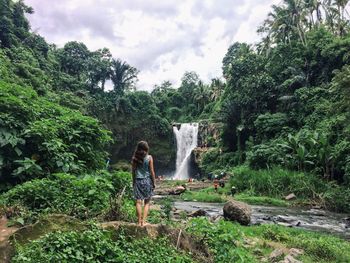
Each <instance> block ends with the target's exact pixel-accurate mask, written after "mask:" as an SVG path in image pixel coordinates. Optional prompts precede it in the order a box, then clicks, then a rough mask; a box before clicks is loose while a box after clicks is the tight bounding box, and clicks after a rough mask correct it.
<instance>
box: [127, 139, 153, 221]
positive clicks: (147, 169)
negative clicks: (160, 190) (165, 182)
mask: <svg viewBox="0 0 350 263" xmlns="http://www.w3.org/2000/svg"><path fill="white" fill-rule="evenodd" d="M148 152H149V146H148V144H147V142H145V141H140V142H139V143H138V144H137V146H136V149H135V152H134V155H133V157H132V178H133V180H132V182H133V190H134V198H135V200H136V213H137V219H138V225H139V226H144V225H146V224H147V223H146V219H147V216H148V211H149V208H150V201H151V197H152V195H153V190H154V188H155V187H156V185H155V180H156V176H155V172H154V163H153V157H152V156H151V155H149V154H148ZM142 203H144V207H143V213H142Z"/></svg>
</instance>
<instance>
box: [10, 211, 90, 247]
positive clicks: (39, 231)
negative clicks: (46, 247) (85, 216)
mask: <svg viewBox="0 0 350 263" xmlns="http://www.w3.org/2000/svg"><path fill="white" fill-rule="evenodd" d="M86 227H87V224H86V223H83V222H81V221H80V220H79V219H76V218H74V217H71V216H67V215H63V214H51V215H47V216H45V217H43V218H41V219H39V220H38V221H37V222H36V223H34V224H32V225H28V226H24V227H22V228H20V229H18V230H17V231H16V232H15V233H14V234H13V235H12V236H11V237H10V240H11V241H12V243H13V241H14V242H16V243H18V244H20V245H24V244H26V243H28V242H30V241H32V240H35V239H39V238H40V237H42V236H44V235H46V234H48V233H50V232H54V231H57V230H61V231H70V230H78V231H81V230H84V229H86Z"/></svg>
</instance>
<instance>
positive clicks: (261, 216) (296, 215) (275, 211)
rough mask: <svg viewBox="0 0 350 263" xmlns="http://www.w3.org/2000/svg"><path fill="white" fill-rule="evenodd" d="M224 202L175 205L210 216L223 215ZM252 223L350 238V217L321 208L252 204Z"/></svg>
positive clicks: (184, 209) (179, 203) (178, 203)
mask: <svg viewBox="0 0 350 263" xmlns="http://www.w3.org/2000/svg"><path fill="white" fill-rule="evenodd" d="M223 206H224V204H221V203H202V202H185V201H175V202H174V207H175V208H176V209H179V210H183V211H187V212H193V211H196V210H199V209H202V210H204V211H206V212H207V213H208V214H209V216H223V211H222V208H223ZM251 208H252V221H251V224H252V225H258V224H279V225H284V226H288V227H295V228H302V229H306V230H312V231H317V232H324V233H330V234H334V235H337V236H340V237H342V238H345V239H348V240H350V218H349V215H346V214H338V213H333V212H329V211H325V210H321V209H306V208H286V207H274V206H259V205H251Z"/></svg>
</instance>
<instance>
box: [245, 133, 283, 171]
mask: <svg viewBox="0 0 350 263" xmlns="http://www.w3.org/2000/svg"><path fill="white" fill-rule="evenodd" d="M281 156H283V154H281V149H280V147H279V146H278V144H277V141H275V140H274V141H270V142H269V143H263V144H258V145H255V146H253V147H252V149H251V150H250V151H248V152H247V162H248V164H249V166H250V167H252V168H254V169H266V168H269V167H271V166H273V165H277V164H281V163H282V162H281Z"/></svg>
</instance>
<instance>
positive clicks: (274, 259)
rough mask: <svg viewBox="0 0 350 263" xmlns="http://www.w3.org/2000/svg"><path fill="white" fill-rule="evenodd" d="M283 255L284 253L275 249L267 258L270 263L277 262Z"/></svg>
mask: <svg viewBox="0 0 350 263" xmlns="http://www.w3.org/2000/svg"><path fill="white" fill-rule="evenodd" d="M283 255H284V251H283V250H282V249H280V248H276V249H275V250H274V251H272V252H271V254H270V256H269V261H270V262H277V261H278V260H280V259H281V258H282V257H283Z"/></svg>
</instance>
